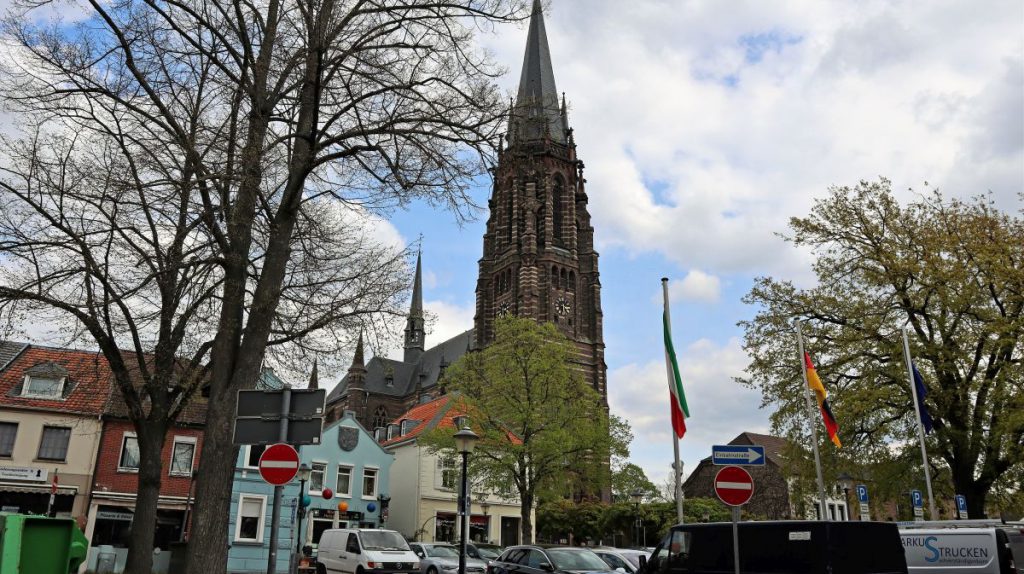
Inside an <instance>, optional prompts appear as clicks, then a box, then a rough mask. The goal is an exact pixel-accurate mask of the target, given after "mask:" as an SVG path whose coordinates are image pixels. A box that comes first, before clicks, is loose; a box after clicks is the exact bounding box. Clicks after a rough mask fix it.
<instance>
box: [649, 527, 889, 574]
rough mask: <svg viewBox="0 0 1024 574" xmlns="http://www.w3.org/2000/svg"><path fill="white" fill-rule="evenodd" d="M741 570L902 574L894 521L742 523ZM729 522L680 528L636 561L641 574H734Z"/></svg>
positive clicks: (777, 573)
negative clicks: (652, 552) (638, 562)
mask: <svg viewBox="0 0 1024 574" xmlns="http://www.w3.org/2000/svg"><path fill="white" fill-rule="evenodd" d="M738 538H739V555H740V571H741V572H758V573H763V574H784V573H797V572H799V573H807V574H824V573H832V574H907V559H906V558H905V557H904V554H903V545H902V542H901V541H900V532H899V530H898V529H897V527H896V524H895V523H886V522H822V521H811V520H793V521H776V522H741V523H739V526H738ZM732 541H733V537H732V523H729V522H719V523H710V524H679V525H676V526H673V527H672V529H671V530H670V531H669V533H668V534H667V535H666V536H665V539H664V540H662V542H661V544H659V545H658V546H657V548H655V551H654V554H653V555H652V556H651V558H650V560H649V561H647V560H644V561H641V563H642V564H644V566H643V567H642V568H641V574H711V573H715V574H718V573H721V572H733V571H734V570H735V564H734V559H733V542H732Z"/></svg>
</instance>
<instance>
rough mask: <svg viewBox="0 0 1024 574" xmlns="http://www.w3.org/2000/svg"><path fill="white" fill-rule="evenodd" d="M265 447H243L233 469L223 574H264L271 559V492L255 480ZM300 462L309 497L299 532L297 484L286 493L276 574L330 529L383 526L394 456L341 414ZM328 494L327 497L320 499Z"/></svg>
mask: <svg viewBox="0 0 1024 574" xmlns="http://www.w3.org/2000/svg"><path fill="white" fill-rule="evenodd" d="M263 450H264V447H262V446H255V445H254V446H243V447H242V448H241V449H239V453H238V462H237V464H236V466H235V480H234V483H233V486H232V492H231V516H230V518H229V523H228V533H227V534H228V545H229V550H228V572H229V573H230V574H265V573H266V571H267V561H268V559H269V555H270V547H269V546H270V526H271V521H272V519H273V516H272V512H273V501H274V487H273V486H271V485H269V484H267V483H266V482H264V481H263V479H262V478H261V477H260V473H259V469H258V464H259V459H260V455H262V454H263ZM299 457H300V459H301V461H302V463H304V464H306V465H308V466H309V467H310V469H311V472H310V477H309V482H308V483H307V484H306V493H307V494H308V495H309V497H310V500H311V502H310V506H309V508H308V511H307V513H306V517H305V518H304V519H303V521H302V527H301V530H300V531H299V530H297V529H296V512H295V510H296V505H297V504H298V500H299V481H298V480H297V479H296V480H293V481H292V482H290V483H288V484H287V485H285V487H284V492H283V493H282V494H283V495H282V507H281V518H280V528H279V530H278V551H277V567H276V572H278V573H280V574H284V573H286V572H288V565H289V560H290V557H291V555H292V553H294V552H295V549H296V548H297V547H298V541H297V540H296V538H295V534H296V532H300V535H301V537H302V544H303V545H312V546H313V547H314V548H316V545H317V543H318V542H319V541H320V535H321V534H322V533H323V531H324V530H327V529H328V528H345V527H350V526H351V527H366V528H371V527H378V526H380V524H381V523H380V501H381V497H386V496H387V487H388V480H389V472H390V470H391V463H392V461H393V460H394V456H393V455H391V454H389V453H388V452H386V451H385V450H384V449H382V448H381V447H380V445H378V444H377V442H376V441H375V440H373V437H372V436H371V435H370V433H368V432H367V431H366V429H364V428H363V427H362V426H361V425H360V424H359V423H358V422H357V421H356V419H355V417H354V415H353V414H352V413H350V412H346V413H345V414H344V416H342V418H341V419H339V420H337V421H335V422H333V423H331V424H330V425H329V426H327V427H325V428H324V430H323V434H322V439H321V442H320V444H318V445H308V446H303V447H301V448H299ZM328 490H329V491H330V492H329V494H330V498H329V499H328V498H324V495H325V494H327V492H326V491H328Z"/></svg>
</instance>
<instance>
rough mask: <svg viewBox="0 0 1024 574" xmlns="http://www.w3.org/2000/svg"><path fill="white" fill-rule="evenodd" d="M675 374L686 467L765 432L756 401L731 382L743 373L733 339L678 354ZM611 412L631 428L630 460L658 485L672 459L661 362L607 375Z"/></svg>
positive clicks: (701, 342) (765, 422)
mask: <svg viewBox="0 0 1024 574" xmlns="http://www.w3.org/2000/svg"><path fill="white" fill-rule="evenodd" d="M678 360H679V368H680V373H681V375H682V377H683V387H684V389H685V392H686V400H687V405H688V406H689V409H690V415H691V417H690V418H689V419H687V421H686V423H687V425H686V426H687V433H686V436H685V437H684V438H683V440H682V441H680V449H681V454H682V459H683V461H684V462H685V463H686V465H687V468H693V466H695V465H696V463H697V461H699V460H700V459H701V458H704V457H705V456H708V455H710V453H711V445H713V444H723V443H725V442H727V441H729V440H732V438H734V437H735V436H736V435H738V434H740V433H741V432H744V431H752V432H766V431H767V430H768V416H767V413H765V412H764V411H762V410H760V405H761V397H760V395H759V394H758V393H757V392H756V391H753V390H747V389H745V388H743V387H740V386H739V385H738V384H737V383H735V382H734V381H733V377H737V376H740V375H742V374H743V369H744V368H745V366H746V364H747V361H748V359H747V356H746V353H744V352H743V349H742V348H741V346H740V342H739V340H738V339H736V338H733V339H730V340H729V342H728V343H727V344H725V345H718V344H716V343H713V342H711V341H709V340H706V339H702V340H699V341H697V342H695V343H693V344H692V345H690V346H688V347H686V348H685V349H682V350H681V352H680V353H679V354H678ZM608 388H609V395H608V403H609V406H610V408H611V411H612V412H613V413H615V414H617V415H619V416H621V417H623V418H625V419H626V420H627V421H628V422H629V423H630V425H631V426H632V428H633V434H634V440H633V445H632V447H631V459H632V461H633V462H635V463H637V464H639V465H641V466H642V467H643V468H644V470H645V471H646V472H647V475H648V477H650V478H652V479H653V480H660V479H661V478H662V476H663V475H664V473H665V469H666V468H667V465H668V464H669V463H670V462H671V460H672V448H671V437H672V425H671V421H670V420H669V403H668V383H667V373H666V369H665V362H664V361H663V360H654V361H651V362H648V363H644V364H636V363H632V364H629V365H625V366H623V367H621V368H618V369H614V370H612V371H610V372H609V373H608Z"/></svg>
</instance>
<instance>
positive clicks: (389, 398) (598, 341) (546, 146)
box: [327, 0, 607, 439]
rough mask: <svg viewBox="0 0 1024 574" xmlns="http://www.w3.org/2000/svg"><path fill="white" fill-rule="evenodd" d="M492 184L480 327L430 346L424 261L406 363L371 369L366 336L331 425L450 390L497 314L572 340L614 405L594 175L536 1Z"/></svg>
mask: <svg viewBox="0 0 1024 574" xmlns="http://www.w3.org/2000/svg"><path fill="white" fill-rule="evenodd" d="M493 177H494V180H493V181H494V183H493V189H492V193H491V197H490V200H489V201H488V208H489V212H490V215H489V218H488V220H487V227H486V232H485V233H484V237H483V256H482V257H481V259H480V261H479V276H478V278H477V288H476V314H475V316H474V322H473V323H474V324H473V329H471V330H469V331H466V332H464V333H462V334H460V335H458V336H456V337H454V338H452V339H449V340H448V341H444V342H442V343H440V344H439V345H436V346H434V347H432V348H429V349H427V348H426V345H425V340H424V339H425V334H426V333H425V331H424V320H423V283H422V276H421V262H420V260H419V259H417V262H416V276H415V282H414V285H413V297H412V303H411V307H410V310H409V317H408V319H407V325H406V329H405V345H404V347H405V351H404V355H403V358H402V360H401V361H396V360H391V359H386V358H380V357H374V358H373V359H371V360H370V361H369V362H367V363H364V360H363V345H362V339H361V338H360V341H359V344H358V348H357V351H356V355H355V358H354V360H353V364H352V367H351V368H350V369H349V371H348V374H347V375H346V376H345V378H344V379H342V381H341V383H339V384H338V386H337V387H336V388H335V389H334V391H332V392H331V394H330V395H329V396H328V399H327V403H328V418H329V419H336V418H340V416H341V414H342V413H343V412H344V411H353V412H354V413H355V415H356V418H357V419H358V420H359V422H360V423H361V424H362V425H363V426H364V427H365V428H368V429H377V428H384V427H387V425H388V423H389V422H390V421H391V420H393V419H394V418H395V417H397V416H398V415H400V414H402V413H404V412H405V411H406V410H408V409H409V408H411V407H413V406H415V405H416V404H419V403H422V402H426V401H429V400H431V399H433V398H436V397H437V396H439V395H440V394H443V393H444V388H443V379H444V372H445V369H446V367H447V366H448V365H450V364H451V363H452V362H454V361H455V360H457V359H458V358H459V357H461V356H462V355H463V354H465V353H466V352H469V351H470V350H472V349H477V348H482V347H484V346H486V345H488V344H489V343H491V342H492V341H493V338H494V322H495V319H496V318H497V317H498V316H500V315H503V314H514V315H518V316H520V317H529V318H531V319H534V320H536V321H550V322H553V323H555V324H556V325H557V326H558V328H559V329H560V330H561V331H562V332H563V333H564V334H565V335H566V336H567V337H568V338H569V339H570V340H572V341H573V342H574V343H575V347H576V355H575V357H574V358H573V361H574V363H575V365H576V368H577V370H578V371H579V372H580V374H581V375H582V376H583V377H584V378H585V380H587V381H588V382H589V383H590V384H591V385H592V386H593V387H594V389H595V390H597V391H598V392H599V393H600V395H601V397H602V400H603V402H604V407H605V410H607V384H606V383H607V375H606V371H607V367H606V365H605V361H604V337H603V325H602V313H601V282H600V276H599V273H598V254H597V252H596V251H595V250H594V228H593V226H592V225H591V221H590V214H589V212H588V211H587V193H586V187H585V186H586V179H585V178H584V177H583V162H582V161H581V160H580V159H579V158H578V157H577V154H576V142H575V140H574V137H573V130H572V128H571V127H570V126H569V117H568V109H567V106H566V103H565V97H564V95H563V96H561V97H560V96H559V94H558V91H557V90H556V88H555V80H554V72H553V69H552V66H551V54H550V51H549V48H548V42H547V32H546V30H545V27H544V16H543V13H542V11H541V8H540V2H539V0H537V1H535V2H534V8H533V15H532V16H531V19H530V28H529V33H528V37H527V43H526V51H525V56H524V61H523V70H522V74H521V76H520V83H519V91H518V94H517V97H516V101H515V104H514V106H513V108H512V113H511V115H510V118H509V123H508V131H507V134H506V135H505V138H504V141H503V142H502V146H501V148H500V149H499V155H498V165H497V167H496V169H495V170H494V176H493ZM385 432H387V431H385ZM384 438H385V439H386V436H385V437H384Z"/></svg>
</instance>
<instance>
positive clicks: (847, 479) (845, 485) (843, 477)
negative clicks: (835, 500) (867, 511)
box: [836, 472, 853, 520]
mask: <svg viewBox="0 0 1024 574" xmlns="http://www.w3.org/2000/svg"><path fill="white" fill-rule="evenodd" d="M836 480H838V481H839V486H840V487H841V488H842V489H843V503H844V504H846V519H847V520H850V508H851V506H850V490H852V489H853V477H852V476H850V475H849V474H847V473H845V472H844V473H842V474H840V475H839V476H837V477H836Z"/></svg>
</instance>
